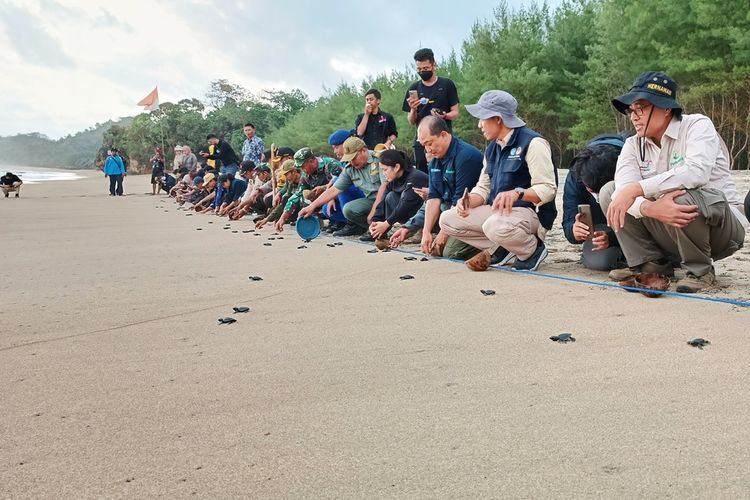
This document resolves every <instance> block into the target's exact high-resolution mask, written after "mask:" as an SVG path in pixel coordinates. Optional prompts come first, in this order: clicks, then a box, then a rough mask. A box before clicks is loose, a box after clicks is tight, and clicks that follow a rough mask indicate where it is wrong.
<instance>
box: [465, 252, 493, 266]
mask: <svg viewBox="0 0 750 500" xmlns="http://www.w3.org/2000/svg"><path fill="white" fill-rule="evenodd" d="M491 262H492V256H491V255H490V252H488V251H487V250H482V251H481V252H479V253H478V254H476V255H475V256H474V257H472V258H471V259H469V260H467V261H466V267H468V268H469V269H471V270H472V271H486V270H487V269H489V268H490V263H491Z"/></svg>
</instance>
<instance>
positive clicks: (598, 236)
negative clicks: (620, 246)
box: [591, 231, 609, 252]
mask: <svg viewBox="0 0 750 500" xmlns="http://www.w3.org/2000/svg"><path fill="white" fill-rule="evenodd" d="M591 244H592V250H594V251H595V252H596V251H599V250H606V249H607V248H609V235H608V234H607V233H605V232H604V231H594V238H593V239H592V240H591Z"/></svg>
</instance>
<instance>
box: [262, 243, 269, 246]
mask: <svg viewBox="0 0 750 500" xmlns="http://www.w3.org/2000/svg"><path fill="white" fill-rule="evenodd" d="M263 246H264V247H270V246H271V243H263Z"/></svg>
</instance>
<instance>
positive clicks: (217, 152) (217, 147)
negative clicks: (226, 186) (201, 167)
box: [201, 134, 240, 175]
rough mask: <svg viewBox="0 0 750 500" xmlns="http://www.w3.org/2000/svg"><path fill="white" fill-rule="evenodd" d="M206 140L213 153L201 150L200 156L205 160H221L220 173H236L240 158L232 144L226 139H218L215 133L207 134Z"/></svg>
mask: <svg viewBox="0 0 750 500" xmlns="http://www.w3.org/2000/svg"><path fill="white" fill-rule="evenodd" d="M206 141H208V144H209V146H213V147H214V151H213V153H206V152H201V156H202V157H203V158H206V159H207V160H219V161H220V162H221V167H220V169H219V172H220V173H222V174H232V175H236V174H237V171H238V170H239V168H240V167H239V163H240V159H239V158H238V157H237V153H235V152H234V149H232V146H231V145H230V144H229V143H228V142H227V141H225V140H223V139H219V138H218V137H217V136H216V134H208V136H207V137H206Z"/></svg>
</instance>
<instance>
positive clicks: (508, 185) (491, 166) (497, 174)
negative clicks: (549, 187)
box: [484, 127, 557, 230]
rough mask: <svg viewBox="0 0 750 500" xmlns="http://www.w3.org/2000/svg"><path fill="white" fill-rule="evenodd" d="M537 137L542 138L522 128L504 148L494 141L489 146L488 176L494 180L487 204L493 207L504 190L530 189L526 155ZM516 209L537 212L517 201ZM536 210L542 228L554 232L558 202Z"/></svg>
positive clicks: (530, 205) (486, 152)
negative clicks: (523, 208) (496, 198)
mask: <svg viewBox="0 0 750 500" xmlns="http://www.w3.org/2000/svg"><path fill="white" fill-rule="evenodd" d="M536 137H541V136H540V135H539V134H538V133H537V132H535V131H534V130H531V129H530V128H529V127H520V128H517V129H515V130H514V131H513V135H512V136H511V138H510V142H508V144H507V145H506V146H505V147H504V148H501V147H500V144H498V143H497V142H496V141H492V142H491V143H490V144H489V145H488V146H487V149H485V151H484V157H485V159H486V161H487V174H488V175H489V176H490V181H491V188H490V195H489V197H488V198H487V203H489V204H492V202H494V201H495V197H496V196H497V195H498V194H499V193H502V192H504V191H513V189H515V188H517V187H520V188H524V189H528V188H530V187H531V174H529V166H528V164H527V163H526V153H527V152H528V150H529V143H531V140H532V139H534V138H536ZM555 183H557V167H555ZM513 206H514V207H527V208H531V209H535V207H534V204H533V203H531V202H528V201H517V202H515V203H514V204H513ZM535 210H536V211H537V215H538V216H539V223H540V224H541V225H542V227H544V228H545V229H547V230H550V229H552V224H553V222H554V221H555V218H556V217H557V207H556V206H555V201H554V200H552V201H551V202H549V203H545V204H543V205H540V206H539V208H538V209H535Z"/></svg>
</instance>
